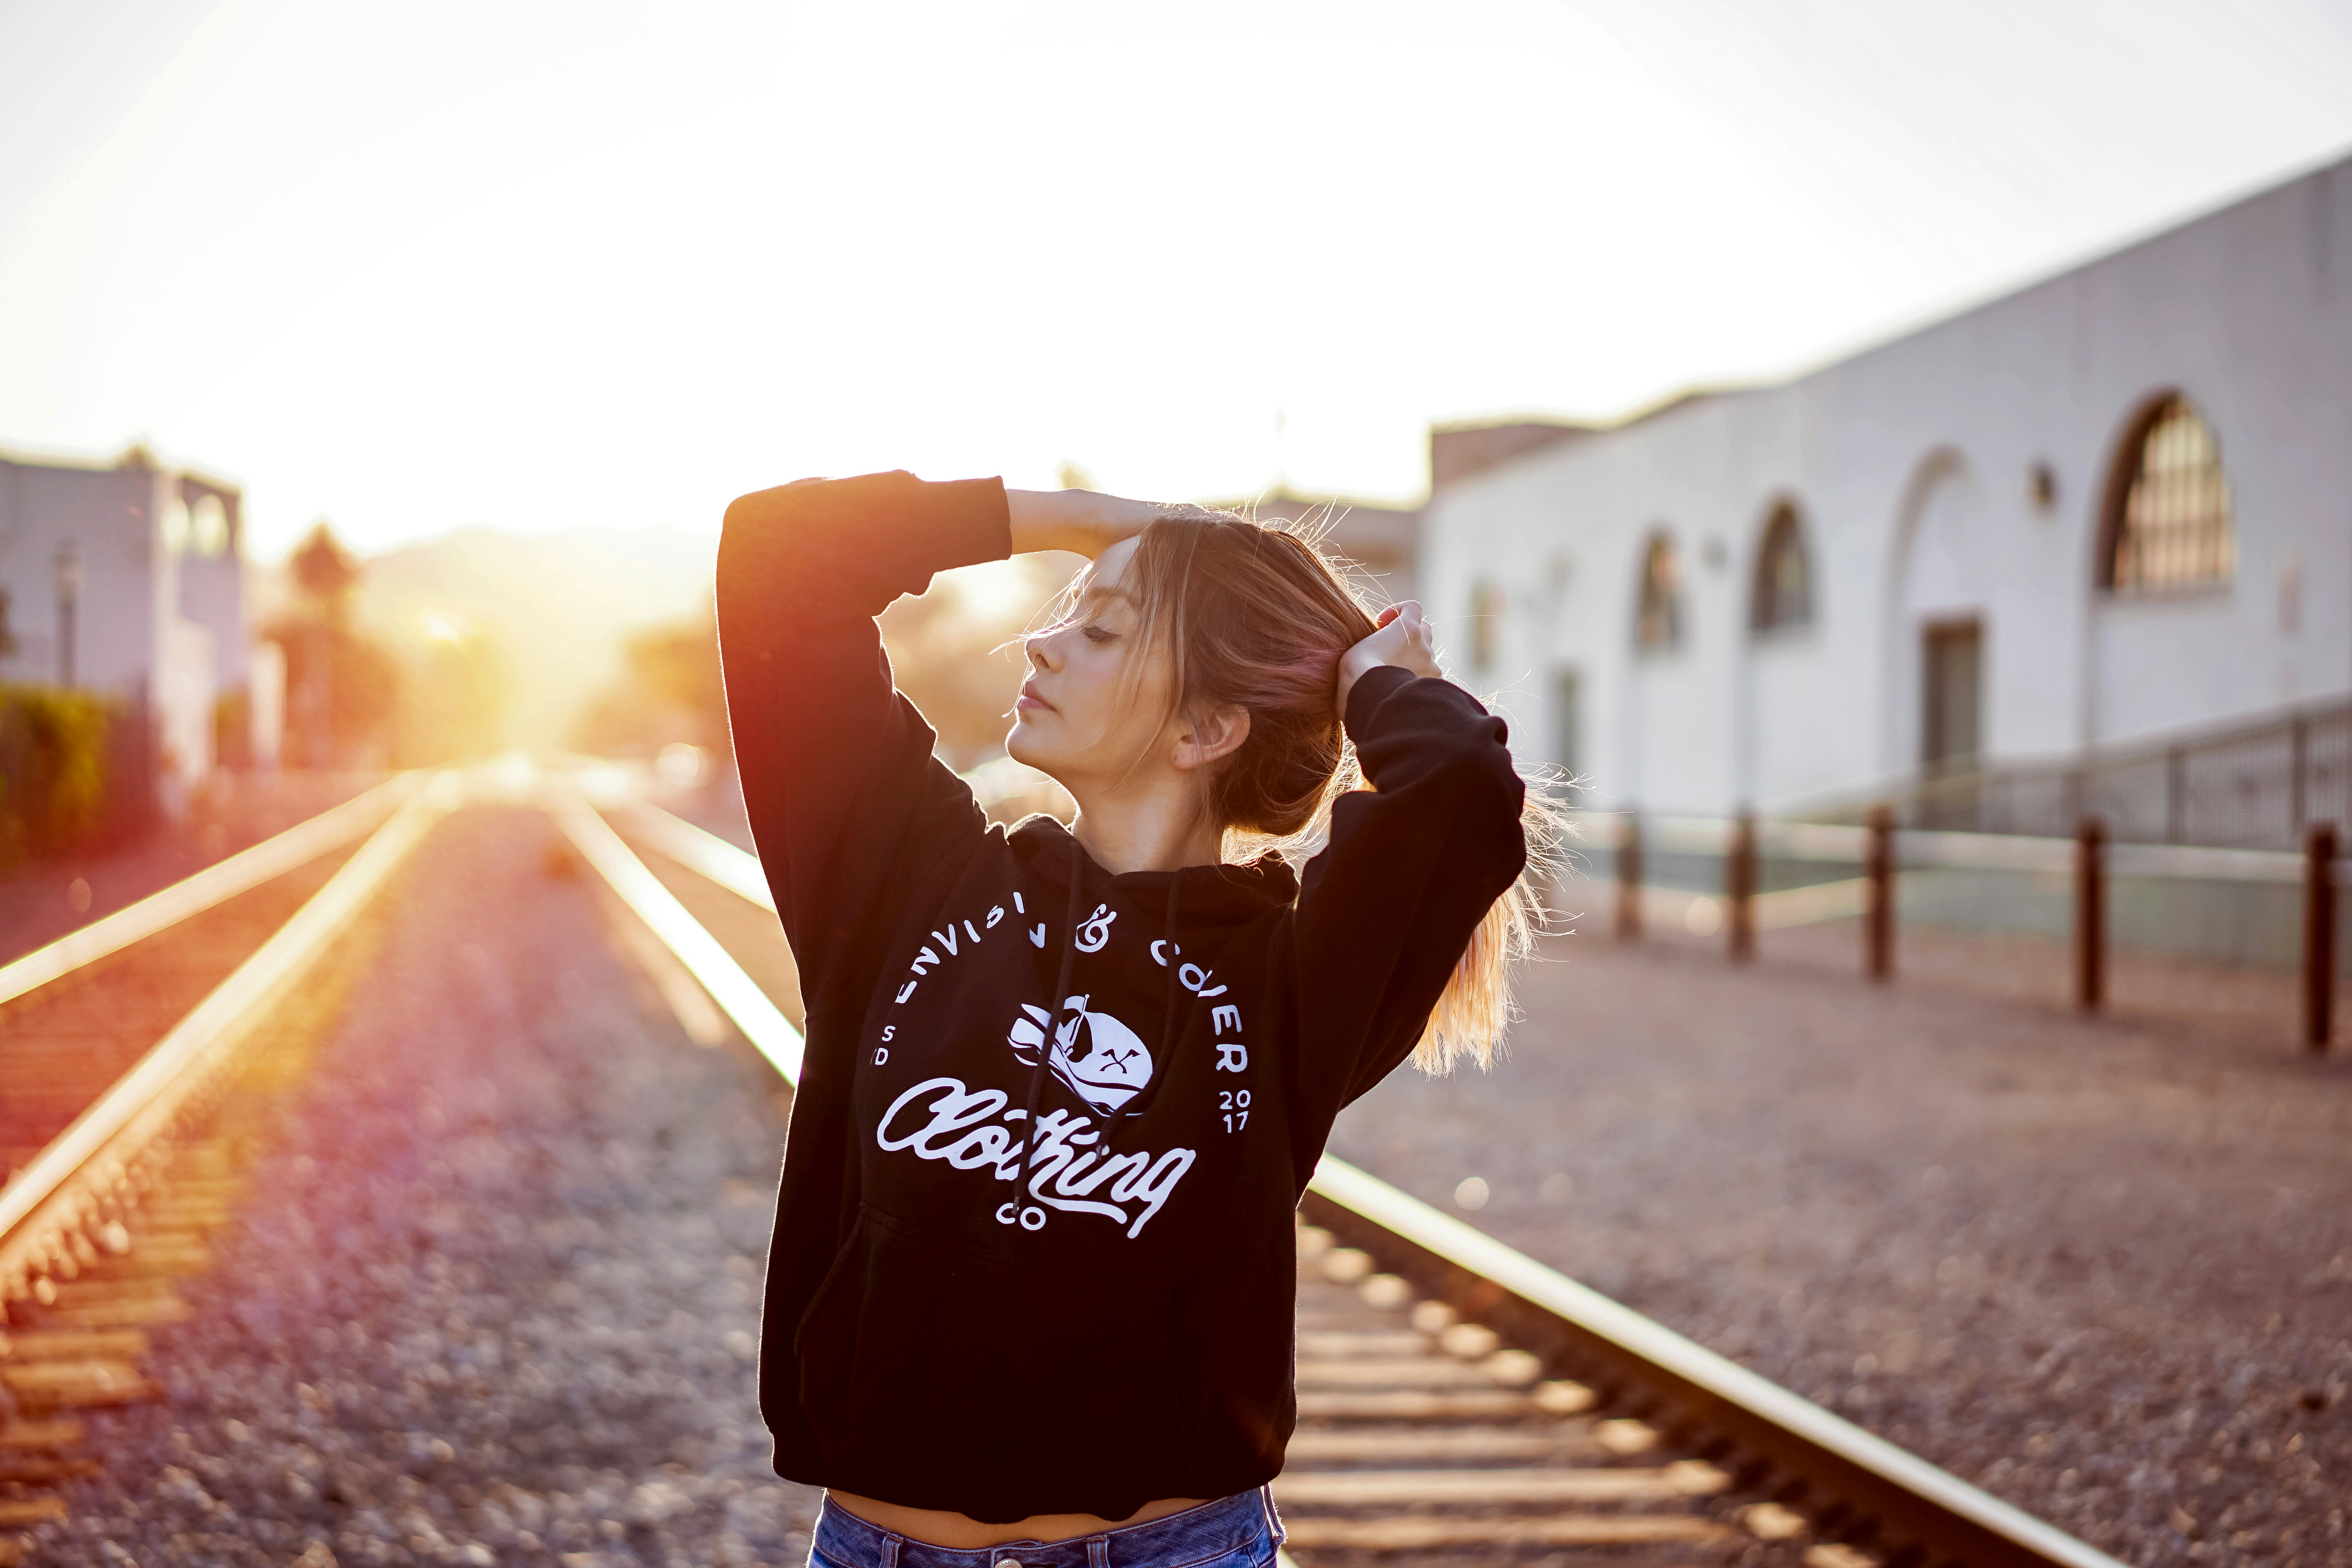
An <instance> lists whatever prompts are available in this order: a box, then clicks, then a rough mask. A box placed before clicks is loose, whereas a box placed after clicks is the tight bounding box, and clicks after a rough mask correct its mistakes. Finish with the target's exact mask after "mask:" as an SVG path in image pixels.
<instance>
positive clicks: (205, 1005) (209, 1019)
mask: <svg viewBox="0 0 2352 1568" xmlns="http://www.w3.org/2000/svg"><path fill="white" fill-rule="evenodd" d="M394 782H395V783H399V782H401V781H394ZM384 787H386V788H388V787H390V786H384ZM371 795H373V796H382V791H381V790H379V791H375V792H371ZM403 797H404V798H403ZM464 797H465V790H464V783H463V781H462V780H461V779H460V778H458V777H457V775H455V774H443V775H441V776H440V777H439V778H436V780H435V781H434V783H433V784H432V785H431V786H429V787H426V788H424V789H422V790H419V789H418V788H417V787H416V781H415V780H414V779H409V780H407V781H406V782H405V784H404V787H403V789H402V792H401V796H400V797H383V798H398V799H399V800H400V804H399V808H398V809H397V810H396V811H395V812H394V814H393V816H392V817H391V819H390V820H389V821H387V822H385V823H384V824H383V826H381V827H378V828H377V829H376V830H375V832H374V834H373V836H372V837H370V838H369V839H368V841H367V842H366V843H364V844H362V845H361V846H360V847H359V849H358V851H357V852H356V853H354V854H353V855H352V858H350V859H349V860H346V861H345V862H343V864H342V865H341V866H340V867H338V868H336V870H335V874H334V875H333V876H332V877H331V878H329V879H328V880H327V883H326V885H325V886H324V887H322V888H320V889H319V890H318V891H317V892H316V893H314V894H312V895H311V896H310V900H309V901H308V902H306V903H305V904H303V906H302V907H301V908H300V909H299V910H296V911H295V913H294V917H293V918H292V919H291V920H289V921H287V922H286V923H285V924H284V925H282V926H280V927H279V928H278V930H277V931H275V932H273V933H272V934H271V935H270V936H269V937H268V940H266V941H265V942H262V944H261V945H260V947H258V948H257V949H256V950H255V951H254V952H253V953H252V954H251V955H250V956H248V957H247V959H246V960H245V962H244V963H240V964H239V965H237V967H236V969H235V970H234V971H232V972H231V973H230V974H229V975H228V977H227V978H226V979H225V980H223V981H222V982H221V983H220V984H218V985H216V986H215V987H214V988H213V989H212V991H211V992H210V993H209V994H206V995H205V999H204V1000H203V1001H201V1002H199V1003H197V1004H196V1005H195V1006H194V1008H193V1009H191V1010H190V1011H189V1013H188V1014H187V1016H184V1017H183V1018H182V1019H181V1020H180V1021H179V1022H178V1023H177V1024H174V1025H173V1026H172V1027H171V1029H170V1030H169V1031H168V1032H166V1033H165V1035H164V1036H163V1038H162V1039H161V1040H159V1041H157V1042H156V1043H155V1045H154V1046H153V1047H152V1048H151V1049H150V1050H149V1051H148V1052H147V1053H146V1055H144V1056H142V1058H140V1059H139V1061H138V1062H137V1063H136V1064H135V1065H134V1066H133V1067H131V1069H130V1070H129V1071H128V1072H126V1073H124V1074H123V1075H122V1077H121V1078H120V1079H116V1080H115V1082H114V1084H113V1086H112V1087H111V1088H110V1089H107V1090H106V1092H105V1093H104V1094H102V1095H100V1097H99V1098H98V1100H96V1101H94V1102H93V1103H92V1104H91V1105H90V1106H89V1108H88V1109H86V1110H83V1111H82V1113H81V1114H80V1115H79V1116H78V1117H76V1118H75V1119H74V1120H73V1121H72V1122H71V1123H70V1124H69V1125H68V1126H67V1128H66V1129H65V1131H62V1132H59V1133H58V1135H57V1136H56V1137H55V1138H53V1139H51V1140H50V1141H49V1142H48V1144H47V1147H45V1148H44V1149H42V1151H41V1152H39V1153H38V1154H37V1155H35V1156H34V1157H33V1160H32V1162H31V1163H29V1164H27V1165H26V1166H25V1167H24V1168H23V1169H22V1170H20V1171H19V1172H17V1173H16V1177H15V1178H14V1179H13V1180H11V1181H10V1182H9V1183H8V1184H6V1185H5V1187H0V1299H5V1300H17V1299H19V1298H21V1297H23V1296H24V1295H26V1293H27V1292H28V1291H29V1290H30V1289H31V1288H32V1281H33V1279H35V1278H36V1277H37V1276H41V1275H46V1274H48V1273H52V1272H56V1271H58V1270H60V1269H62V1270H65V1271H67V1272H68V1273H70V1272H71V1270H72V1268H73V1264H72V1262H71V1259H72V1258H73V1257H74V1249H73V1242H74V1240H75V1238H76V1237H79V1235H81V1233H82V1232H83V1231H84V1229H85V1228H86V1227H87V1226H89V1224H90V1223H91V1222H92V1221H94V1220H95V1219H97V1218H98V1217H99V1216H100V1215H101V1214H102V1213H103V1212H104V1211H105V1208H106V1205H108V1204H109V1203H110V1202H111V1201H113V1200H114V1199H116V1198H117V1197H118V1196H119V1195H120V1194H121V1192H122V1191H123V1189H124V1188H125V1187H126V1185H128V1184H131V1182H132V1172H133V1171H134V1170H135V1169H137V1168H138V1167H139V1166H140V1165H141V1163H142V1159H143V1157H144V1156H145V1155H146V1154H148V1153H149V1152H151V1151H152V1150H153V1149H154V1148H156V1147H158V1146H159V1145H160V1143H161V1142H162V1141H163V1139H164V1138H165V1137H166V1136H167V1135H168V1134H169V1132H170V1131H171V1129H172V1127H173V1122H174V1121H175V1120H176V1119H177V1117H178V1116H179V1114H180V1112H181V1111H182V1110H184V1108H186V1107H187V1106H188V1105H189V1104H190V1102H191V1101H192V1100H194V1098H195V1097H196V1096H197V1095H199V1094H200V1093H202V1092H203V1091H204V1089H205V1088H206V1087H207V1086H208V1085H209V1084H210V1082H211V1081H212V1080H213V1079H215V1077H216V1076H217V1074H218V1072H219V1070H220V1068H222V1067H223V1066H225V1065H226V1063H227V1061H228V1060H229V1059H230V1058H232V1057H233V1056H234V1054H235V1047H236V1046H237V1045H238V1044H239V1043H241V1042H242V1041H243V1039H244V1038H245V1037H246V1035H247V1031H248V1030H249V1028H250V1027H251V1026H253V1025H254V1024H255V1023H256V1022H257V1021H258V1020H259V1019H260V1017H261V1016H263V1015H265V1014H266V1013H267V1012H268V1009H269V1007H270V1005H272V1004H273V1003H275V1002H276V1001H277V1000H278V997H279V996H280V995H282V994H283V993H284V990H285V988H286V987H287V986H289V984H292V983H293V982H294V981H296V980H297V979H299V977H300V975H301V973H302V972H303V971H304V970H305V969H306V968H308V967H309V965H310V963H311V961H312V960H314V959H315V958H317V957H318V956H319V954H320V952H323V951H324V950H325V948H326V947H327V945H328V943H329V942H331V941H332V939H333V938H334V937H335V936H336V935H337V934H338V933H340V932H341V931H342V930H343V929H344V928H345V927H346V926H347V925H349V924H350V922H351V921H352V917H353V916H354V915H356V914H357V913H358V912H359V911H360V910H361V908H362V906H363V905H364V904H365V903H366V902H367V900H369V898H370V897H371V896H373V894H374V893H375V892H376V891H377V889H380V888H381V887H382V886H383V882H384V880H385V879H386V878H388V877H389V876H391V874H392V872H393V871H394V869H395V868H397V867H398V866H399V864H400V862H401V860H402V859H403V858H404V857H405V856H406V855H407V853H408V852H409V850H411V849H413V848H415V846H416V844H417V843H418V841H420V840H421V839H422V838H423V837H425V832H426V830H427V829H428V828H430V827H431V826H433V824H434V823H435V822H436V821H438V820H439V819H440V817H441V816H442V815H443V814H444V813H446V812H447V811H448V810H450V809H451V808H452V807H454V806H456V805H458V804H459V803H460V802H462V801H463V799H464ZM370 798H371V796H370V795H363V796H362V797H361V799H360V801H353V802H351V803H348V805H359V804H361V802H362V801H366V800H368V799H370ZM346 809H348V806H346V807H338V808H337V810H338V811H343V810H346ZM328 815H329V816H334V815H335V814H334V813H329V814H328ZM351 820H352V819H351V818H349V817H345V818H342V819H341V821H340V822H339V823H338V824H337V826H336V827H335V829H334V830H333V834H332V835H327V834H322V835H320V836H319V837H318V838H316V839H305V840H299V841H298V842H299V843H303V844H308V843H312V842H317V843H319V844H320V848H319V849H318V850H314V851H313V853H314V854H316V853H320V852H323V851H324V850H325V849H331V848H332V847H335V846H336V845H338V844H341V843H342V842H344V841H345V840H346V839H348V838H349V837H352V834H350V833H347V832H344V831H343V827H344V826H345V825H347V824H348V823H349V822H350V821H351ZM297 831H298V832H299V829H298V830H297ZM288 837H291V835H287V834H281V835H279V837H278V838H277V839H273V840H271V841H270V842H271V843H272V844H279V843H282V842H283V841H284V840H285V839H287V838H288ZM265 847H266V846H265ZM247 853H251V852H250V851H248V852H247ZM300 863H301V862H300V861H299V860H297V861H293V862H290V863H289V864H288V865H286V866H283V867H281V869H291V868H292V866H294V865H299V864H300ZM233 881H234V879H220V880H219V881H216V882H215V884H213V886H214V889H215V896H214V898H213V899H211V900H206V901H203V902H196V903H194V905H193V907H189V908H184V910H183V912H182V915H181V916H180V917H179V918H185V916H186V915H187V914H192V913H194V912H196V911H197V910H202V909H205V908H209V907H210V905H211V904H212V903H215V902H218V901H219V900H220V899H223V898H226V897H229V896H230V892H221V891H219V890H218V889H220V888H222V887H224V886H230V885H231V884H232V883H233ZM242 890H243V889H242V888H236V887H233V886H231V888H230V891H231V892H234V891H242ZM158 897H159V898H160V897H162V895H158ZM146 901H147V902H148V903H150V904H152V903H154V902H155V900H146ZM166 907H173V906H168V905H167V906H166ZM125 912H128V911H125ZM159 929H160V928H159ZM103 951H106V952H111V951H113V949H112V948H107V949H104V950H103ZM85 962H87V961H85Z"/></svg>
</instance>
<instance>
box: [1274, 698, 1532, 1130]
mask: <svg viewBox="0 0 2352 1568" xmlns="http://www.w3.org/2000/svg"><path fill="white" fill-rule="evenodd" d="M1345 717H1346V721H1347V726H1348V733H1349V738H1350V739H1352V740H1353V741H1354V742H1355V743H1356V754H1357V756H1358V758H1359V759H1360V761H1361V763H1362V764H1363V770H1364V777H1365V780H1366V782H1367V783H1368V784H1370V786H1371V787H1370V788H1369V789H1360V790H1353V791H1350V792H1349V793H1348V794H1346V795H1341V796H1340V797H1339V802H1338V803H1337V805H1335V806H1334V807H1333V809H1332V813H1331V837H1330V841H1329V843H1328V845H1327V846H1326V847H1324V850H1323V852H1322V853H1321V854H1319V855H1318V856H1316V857H1315V858H1314V859H1312V860H1310V861H1309V862H1307V872H1306V875H1305V876H1304V877H1303V878H1302V879H1300V888H1299V895H1298V913H1297V923H1296V926H1295V928H1294V929H1295V931H1296V948H1297V965H1298V969H1297V996H1298V1006H1299V1019H1298V1040H1299V1046H1300V1049H1299V1053H1298V1059H1297V1066H1296V1068H1295V1070H1296V1071H1297V1073H1298V1074H1299V1078H1300V1081H1299V1083H1298V1085H1297V1093H1298V1099H1297V1101H1296V1103H1298V1104H1301V1105H1305V1106H1316V1107H1320V1108H1322V1110H1324V1112H1325V1113H1326V1114H1329V1115H1336V1114H1337V1113H1338V1111H1339V1108H1340V1107H1342V1106H1344V1105H1346V1104H1347V1103H1348V1102H1349V1101H1350V1100H1354V1099H1355V1098H1356V1097H1357V1096H1359V1095H1360V1094H1363V1093H1364V1092H1365V1091H1366V1090H1368V1089H1370V1088H1371V1087H1372V1086H1373V1085H1374V1084H1377V1083H1378V1082H1380V1081H1381V1079H1383V1078H1385V1077H1387V1076H1388V1074H1389V1073H1390V1072H1391V1071H1392V1070H1393V1069H1394V1068H1395V1067H1396V1066H1397V1064H1398V1063H1399V1062H1402V1060H1404V1058H1406V1057H1407V1056H1409V1055H1411V1054H1412V1047H1413V1046H1414V1044H1415V1043H1416V1042H1417V1041H1419V1040H1420V1038H1421V1033H1422V1029H1423V1026H1425V1025H1426V1024H1427V1023H1428V1021H1429V1015H1430V1011H1431V1009H1433V1007H1435V1006H1436V1005H1437V999H1438V996H1439V995H1440V994H1442V993H1443V992H1444V989H1445V983H1446V981H1447V980H1448V979H1449V978H1451V977H1452V975H1453V973H1454V964H1455V963H1458V962H1459V961H1460V960H1461V957H1462V954H1463V952H1464V951H1465V949H1466V948H1467V947H1468V946H1469V944H1470V937H1471V934H1472V933H1473V932H1474V931H1476V930H1477V929H1478V922H1479V921H1481V920H1482V919H1484V918H1485V916H1486V911H1487V910H1488V909H1490V908H1492V907H1493V905H1494V902H1495V900H1496V899H1498V898H1500V897H1502V895H1503V894H1504V892H1506V891H1507V889H1509V888H1510V886H1511V883H1512V882H1513V881H1514V880H1516V879H1517V877H1518V875H1519V872H1520V870H1521V868H1524V867H1525V866H1526V864H1527V841H1526V839H1525V837H1524V836H1523V835H1522V834H1521V832H1520V830H1519V807H1520V805H1521V803H1522V801H1523V800H1524V798H1525V796H1526V793H1527V786H1526V785H1525V784H1523V783H1522V782H1521V781H1520V778H1519V775H1518V773H1517V770H1516V769H1514V768H1513V767H1512V765H1511V753H1510V750H1509V748H1508V747H1507V744H1506V743H1505V742H1507V739H1508V731H1507V729H1506V727H1505V725H1504V723H1503V721H1502V720H1500V719H1498V718H1496V717H1495V716H1494V715H1493V714H1491V713H1488V712H1487V711H1486V709H1484V708H1483V707H1481V706H1479V704H1478V701H1477V700H1476V699H1475V698H1473V697H1472V696H1471V695H1470V694H1469V693H1468V692H1466V691H1465V690H1463V689H1461V688H1460V687H1458V686H1456V685H1454V683H1453V682H1452V681H1449V680H1439V679H1427V678H1419V677H1415V676H1414V675H1413V674H1412V672H1411V671H1409V670H1403V669H1398V668H1381V669H1374V670H1370V671H1367V672H1366V673H1365V674H1364V675H1363V676H1361V677H1360V678H1359V679H1357V681H1356V684H1355V686H1354V687H1353V688H1352V689H1350V690H1349V694H1348V711H1347V714H1346V716H1345Z"/></svg>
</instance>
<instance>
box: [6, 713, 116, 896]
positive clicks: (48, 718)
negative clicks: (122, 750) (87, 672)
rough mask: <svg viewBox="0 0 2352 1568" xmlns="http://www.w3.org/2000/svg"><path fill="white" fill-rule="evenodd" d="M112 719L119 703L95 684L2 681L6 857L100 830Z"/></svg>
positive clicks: (84, 839) (80, 839)
mask: <svg viewBox="0 0 2352 1568" xmlns="http://www.w3.org/2000/svg"><path fill="white" fill-rule="evenodd" d="M113 723H114V711H113V704H111V703H110V702H108V701H107V700H105V699H103V698H100V697H95V696H92V695H91V694H90V693H89V692H86V691H68V690H66V689H61V688H58V687H54V686H16V685H0V864H14V863H15V862H16V861H19V860H26V859H32V858H38V857H41V856H46V855H57V854H61V853H63V852H64V851H66V850H68V849H75V848H79V847H82V846H84V845H86V844H89V843H90V842H91V841H92V840H93V839H95V838H96V837H98V836H99V834H100V831H101V830H102V829H103V827H104V826H105V823H106V806H107V800H106V783H107V765H106V764H107V754H108V751H109V748H110V742H111V740H112V734H111V731H112V729H113Z"/></svg>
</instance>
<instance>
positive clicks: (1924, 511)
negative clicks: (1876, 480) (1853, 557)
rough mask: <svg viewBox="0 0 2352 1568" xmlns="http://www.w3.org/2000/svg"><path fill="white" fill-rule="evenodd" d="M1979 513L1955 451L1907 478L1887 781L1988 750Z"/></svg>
mask: <svg viewBox="0 0 2352 1568" xmlns="http://www.w3.org/2000/svg"><path fill="white" fill-rule="evenodd" d="M1986 510H1987V509H1986V506H1985V497H1984V489H1983V486H1982V484H1981V483H1980V482H1979V479H1978V477H1977V473H1976V470H1975V468H1974V467H1973V466H1972V465H1971V464H1970V463H1969V460H1968V459H1967V458H1965V457H1963V456H1962V455H1961V454H1960V453H1959V452H1958V450H1956V449H1954V448H1952V447H1939V448H1937V450H1936V451H1934V452H1931V453H1929V454H1928V455H1927V457H1926V458H1923V459H1921V461H1920V463H1919V466H1918V467H1917V468H1916V469H1914V470H1913V474H1912V479H1911V483H1910V484H1909V485H1908V486H1907V487H1906V491H1905V496H1904V504H1903V510H1902V511H1901V512H1900V513H1899V514H1898V516H1897V518H1896V522H1895V549H1894V551H1893V552H1892V555H1891V557H1890V560H1889V563H1888V573H1887V576H1888V583H1887V589H1888V592H1887V615H1886V626H1885V638H1886V641H1885V685H1884V687H1883V689H1882V714H1883V727H1882V730H1881V735H1882V741H1881V746H1880V756H1879V762H1880V765H1881V767H1882V769H1883V770H1884V772H1885V773H1886V774H1887V775H1888V776H1890V777H1899V776H1901V775H1904V774H1906V773H1922V774H1927V773H1954V772H1960V771H1965V770H1966V769H1968V768H1970V767H1973V766H1974V765H1976V763H1977V762H1978V760H1979V758H1980V757H1981V756H1982V755H1983V754H1984V752H1986V750H1987V749H1988V742H1990V738H1991V737H1990V721H1991V718H1992V715H1991V713H1990V709H1989V706H1988V704H1987V702H1986V700H1985V693H1986V688H1987V682H1986V679H1985V672H1986V655H1987V651H1988V644H1989V640H1990V637H1991V636H1992V634H1993V631H1994V628H1993V627H1992V626H1991V625H1990V616H1989V614H1988V606H1990V604H1991V602H1992V590H1993V587H1994V584H1993V583H1992V582H1991V581H1990V575H1991V574H1992V572H1993V570H1994V563H1993V552H1991V551H1990V549H1988V548H1987V541H1986V539H1985V537H1984V531H1985V525H1986V521H1987V520H1986Z"/></svg>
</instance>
